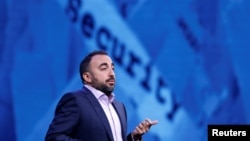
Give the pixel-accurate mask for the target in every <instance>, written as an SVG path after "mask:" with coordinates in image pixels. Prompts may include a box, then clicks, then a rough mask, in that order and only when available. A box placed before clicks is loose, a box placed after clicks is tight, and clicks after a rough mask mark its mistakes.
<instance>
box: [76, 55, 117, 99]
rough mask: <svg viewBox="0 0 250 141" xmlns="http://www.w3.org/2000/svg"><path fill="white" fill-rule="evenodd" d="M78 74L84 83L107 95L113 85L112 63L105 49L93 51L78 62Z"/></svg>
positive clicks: (111, 90)
mask: <svg viewBox="0 0 250 141" xmlns="http://www.w3.org/2000/svg"><path fill="white" fill-rule="evenodd" d="M79 71H80V76H81V79H82V82H83V83H84V84H87V85H90V86H92V87H94V88H96V89H98V90H100V91H102V92H104V93H105V94H107V95H109V94H111V93H112V92H113V90H114V87H115V73H114V64H113V62H112V60H111V58H110V57H109V56H108V54H107V53H106V52H105V51H93V52H91V53H90V54H88V55H87V56H86V57H85V58H84V59H83V60H82V62H81V64H80V70H79Z"/></svg>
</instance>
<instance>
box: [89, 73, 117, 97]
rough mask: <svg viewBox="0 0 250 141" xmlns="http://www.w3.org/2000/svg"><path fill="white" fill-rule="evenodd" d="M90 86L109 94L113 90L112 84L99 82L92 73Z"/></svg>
mask: <svg viewBox="0 0 250 141" xmlns="http://www.w3.org/2000/svg"><path fill="white" fill-rule="evenodd" d="M92 78H93V79H92V86H93V87H94V88H96V89H97V90H99V91H101V92H103V93H104V94H106V95H108V96H109V95H110V94H111V93H112V92H113V91H114V87H115V86H114V85H113V86H108V85H107V84H105V83H100V82H98V80H97V79H96V78H95V77H94V76H93V75H92Z"/></svg>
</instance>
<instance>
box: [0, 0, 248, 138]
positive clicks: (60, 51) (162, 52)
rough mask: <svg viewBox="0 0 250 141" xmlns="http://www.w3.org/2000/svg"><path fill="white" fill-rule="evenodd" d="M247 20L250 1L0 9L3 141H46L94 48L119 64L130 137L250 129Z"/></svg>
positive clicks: (25, 4)
mask: <svg viewBox="0 0 250 141" xmlns="http://www.w3.org/2000/svg"><path fill="white" fill-rule="evenodd" d="M249 12H250V1H247V0H220V1H219V0H185V1H184V0H168V1H166V0H156V1H152V0H54V1H53V0H0V91H1V92H0V114H1V116H0V125H1V126H0V140H5V141H42V140H44V136H45V133H46V131H47V129H48V126H49V124H50V122H51V119H52V117H53V112H54V109H55V106H56V103H57V102H58V100H59V98H60V97H61V95H62V94H63V93H65V92H66V91H70V90H75V89H78V88H80V87H81V82H80V79H79V74H78V66H79V62H80V61H81V59H82V58H83V57H84V55H86V54H87V53H89V52H90V51H92V50H94V49H105V50H106V51H107V52H108V53H110V54H111V57H112V58H113V60H114V63H115V65H116V75H117V86H116V90H115V94H116V97H117V99H119V100H120V101H123V102H124V103H125V105H126V106H127V111H128V124H129V131H131V130H133V128H134V127H135V126H136V125H137V123H139V122H140V121H141V120H143V119H144V118H146V117H149V118H152V119H157V120H159V123H158V124H157V125H156V126H153V127H152V129H151V130H150V132H148V134H146V135H145V141H167V140H172V141H183V140H187V139H188V140H192V141H206V140H207V132H206V128H207V124H209V123H216V124H249V122H250V108H249V107H250V95H249V93H250V88H249V86H248V84H249V83H250V74H249V72H250V66H249V64H250V58H249V55H250V48H249V46H250V41H249V37H250V35H249V34H250V30H249V25H250V17H249Z"/></svg>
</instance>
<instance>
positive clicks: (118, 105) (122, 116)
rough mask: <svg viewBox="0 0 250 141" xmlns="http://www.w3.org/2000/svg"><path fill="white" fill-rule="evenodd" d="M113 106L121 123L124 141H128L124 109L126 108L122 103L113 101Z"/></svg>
mask: <svg viewBox="0 0 250 141" xmlns="http://www.w3.org/2000/svg"><path fill="white" fill-rule="evenodd" d="M113 106H114V108H115V110H116V112H117V114H118V117H119V119H120V122H121V127H122V137H123V140H126V132H127V120H126V117H127V115H126V111H125V109H124V106H123V105H122V104H121V103H119V102H117V101H116V100H114V101H113Z"/></svg>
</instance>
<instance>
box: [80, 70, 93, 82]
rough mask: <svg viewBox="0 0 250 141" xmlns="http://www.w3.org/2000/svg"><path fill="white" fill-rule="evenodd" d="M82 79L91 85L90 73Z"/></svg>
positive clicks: (86, 73)
mask: <svg viewBox="0 0 250 141" xmlns="http://www.w3.org/2000/svg"><path fill="white" fill-rule="evenodd" d="M82 78H83V79H84V81H85V82H86V83H91V76H90V73H89V72H85V73H83V74H82Z"/></svg>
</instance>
